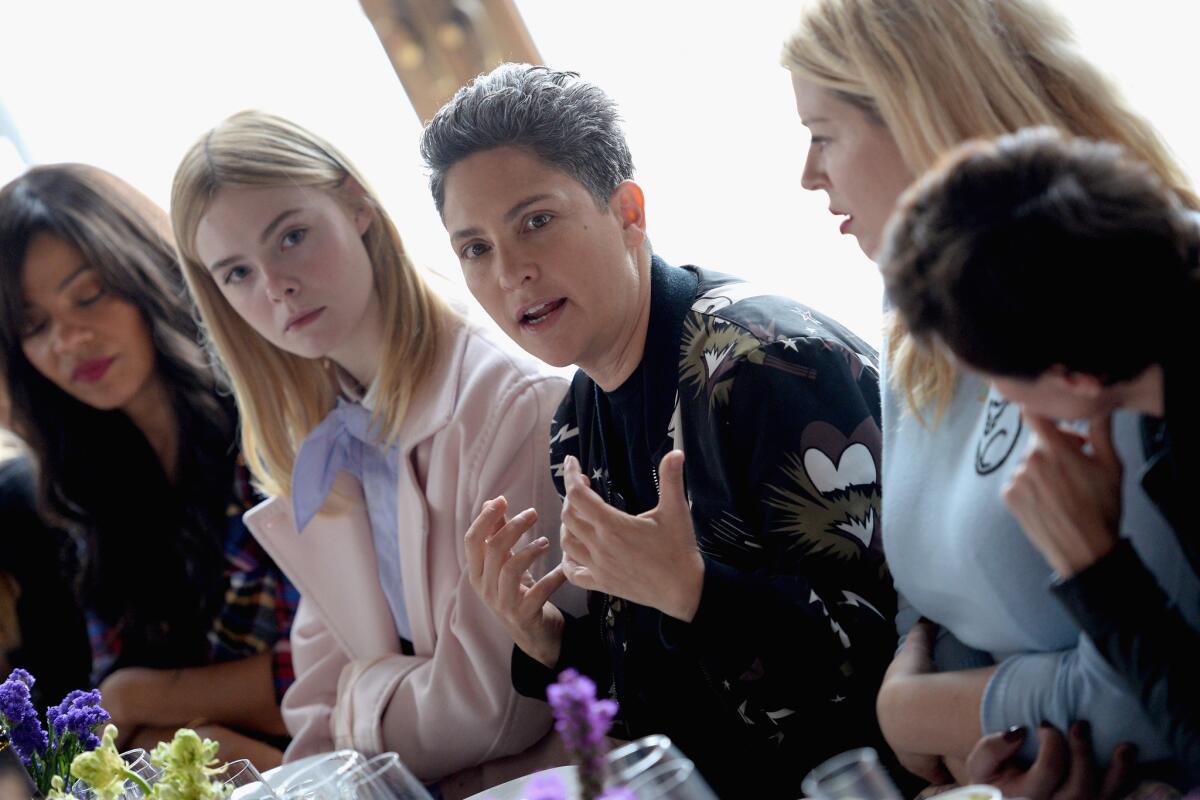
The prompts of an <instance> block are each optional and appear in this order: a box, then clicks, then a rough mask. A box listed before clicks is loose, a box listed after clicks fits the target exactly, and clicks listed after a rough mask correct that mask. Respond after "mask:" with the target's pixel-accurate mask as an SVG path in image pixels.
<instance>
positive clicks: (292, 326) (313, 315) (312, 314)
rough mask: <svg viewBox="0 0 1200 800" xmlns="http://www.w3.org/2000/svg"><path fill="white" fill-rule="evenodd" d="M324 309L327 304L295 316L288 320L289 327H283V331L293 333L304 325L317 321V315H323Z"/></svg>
mask: <svg viewBox="0 0 1200 800" xmlns="http://www.w3.org/2000/svg"><path fill="white" fill-rule="evenodd" d="M324 311H325V306H321V307H320V308H314V309H313V310H312V311H305V312H304V313H303V314H301V315H300V316H298V317H293V318H292V319H291V321H290V322H288V324H287V327H286V328H284V329H283V332H284V333H292V332H293V331H298V330H300V329H301V328H303V327H304V326H306V325H309V324H311V323H313V322H315V321H316V319H317V317H319V316H321V314H322V313H323V312H324Z"/></svg>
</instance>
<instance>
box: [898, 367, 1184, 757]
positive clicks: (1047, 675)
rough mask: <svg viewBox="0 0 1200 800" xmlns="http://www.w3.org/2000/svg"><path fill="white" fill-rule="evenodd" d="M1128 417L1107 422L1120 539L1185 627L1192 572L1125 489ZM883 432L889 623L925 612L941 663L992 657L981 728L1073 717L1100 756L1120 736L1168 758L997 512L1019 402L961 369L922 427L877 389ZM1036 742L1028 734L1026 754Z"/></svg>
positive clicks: (1021, 442) (1012, 525) (1132, 418)
mask: <svg viewBox="0 0 1200 800" xmlns="http://www.w3.org/2000/svg"><path fill="white" fill-rule="evenodd" d="M885 386H886V382H885ZM926 413H927V416H930V417H931V416H932V412H931V411H929V412H926ZM1138 423H1139V417H1138V416H1137V415H1136V414H1133V413H1121V414H1118V415H1116V417H1115V418H1114V443H1115V445H1116V447H1117V450H1118V452H1119V453H1120V455H1121V459H1122V462H1123V463H1124V464H1125V465H1126V469H1125V485H1124V487H1123V509H1124V511H1123V516H1122V520H1121V528H1122V535H1123V536H1125V537H1128V538H1129V539H1130V540H1131V543H1132V545H1133V547H1134V548H1135V549H1136V550H1137V551H1138V553H1139V554H1140V555H1141V557H1142V559H1143V560H1144V561H1145V563H1146V565H1147V566H1148V567H1149V568H1150V570H1151V571H1152V572H1153V573H1154V574H1155V576H1156V577H1157V578H1158V581H1159V583H1160V584H1161V586H1162V587H1163V589H1164V591H1166V593H1167V594H1168V595H1169V596H1170V597H1171V598H1172V599H1173V600H1174V601H1175V602H1176V603H1178V604H1179V605H1180V606H1181V607H1182V608H1183V609H1184V614H1185V616H1187V618H1188V620H1189V622H1190V623H1191V624H1192V625H1197V624H1198V623H1200V581H1198V579H1197V577H1196V575H1195V574H1193V573H1192V571H1191V569H1190V568H1189V566H1188V563H1187V559H1185V558H1184V557H1183V555H1182V552H1181V550H1180V547H1179V543H1178V541H1177V539H1176V537H1175V535H1174V534H1173V533H1172V531H1171V528H1170V526H1169V525H1168V524H1167V523H1166V521H1165V520H1164V519H1163V518H1162V516H1161V515H1160V514H1159V513H1158V511H1157V509H1155V508H1154V506H1153V504H1152V503H1151V502H1150V501H1149V500H1148V498H1147V497H1146V496H1145V493H1144V492H1143V491H1142V489H1141V487H1140V486H1139V485H1138V477H1139V473H1140V466H1141V465H1142V464H1143V462H1144V457H1143V455H1142V449H1141V439H1140V434H1139V429H1138ZM883 441H884V444H883V496H884V498H886V500H885V502H884V503H883V533H884V536H883V538H884V550H885V553H886V555H887V560H888V564H889V565H890V567H891V571H892V576H893V578H894V580H895V585H896V589H897V591H898V592H899V593H900V594H901V595H902V598H903V599H902V601H901V609H900V613H899V615H898V616H897V620H896V624H897V628H898V629H899V632H900V633H901V635H903V634H905V633H907V631H908V629H909V628H910V627H911V626H912V624H913V623H914V622H915V621H916V619H917V617H918V616H919V615H924V616H926V617H929V618H930V619H932V620H933V621H935V622H937V623H938V624H940V625H942V626H943V627H944V628H945V629H947V630H948V631H949V633H950V634H952V636H948V637H943V638H942V639H940V640H939V643H938V648H937V652H936V655H935V660H936V662H937V665H938V667H939V668H940V669H961V668H965V667H970V666H979V665H980V664H988V663H997V664H999V668H998V669H997V671H996V673H995V675H994V677H993V678H992V680H991V682H990V683H989V684H988V687H987V689H986V691H985V694H984V697H983V703H982V707H981V709H980V713H981V722H982V726H983V729H984V730H985V732H987V733H994V732H996V731H1002V730H1004V729H1006V728H1007V727H1009V726H1011V725H1025V726H1029V727H1031V728H1033V727H1036V726H1037V725H1038V724H1039V723H1040V722H1041V721H1042V720H1046V721H1047V722H1050V723H1051V724H1053V725H1055V726H1056V727H1058V728H1059V729H1060V730H1066V729H1067V726H1068V725H1069V724H1070V722H1071V721H1073V720H1075V719H1086V720H1088V721H1089V722H1090V723H1091V726H1092V738H1093V741H1094V745H1095V751H1096V754H1097V757H1098V758H1100V759H1102V760H1107V759H1108V758H1109V756H1110V755H1111V754H1112V751H1113V748H1114V747H1115V746H1116V745H1117V744H1118V743H1120V742H1122V741H1130V742H1133V743H1134V744H1136V745H1137V746H1138V758H1139V760H1141V761H1150V760H1155V759H1161V758H1169V757H1170V756H1171V748H1170V746H1169V742H1168V741H1167V739H1166V738H1165V736H1164V733H1163V732H1162V731H1160V730H1158V729H1157V727H1156V726H1155V725H1153V724H1152V723H1151V721H1150V719H1149V718H1148V717H1147V715H1146V713H1145V711H1144V710H1143V708H1142V704H1141V703H1140V701H1139V699H1138V697H1137V695H1136V694H1135V693H1134V692H1133V691H1131V690H1130V689H1129V688H1128V686H1127V684H1126V682H1125V681H1124V680H1123V679H1122V677H1121V676H1120V675H1119V674H1117V672H1116V671H1115V670H1114V669H1113V668H1112V667H1111V666H1110V665H1109V664H1108V662H1107V661H1105V660H1104V658H1103V657H1102V656H1101V655H1100V654H1099V653H1098V652H1097V650H1096V648H1095V646H1094V645H1093V643H1092V641H1091V640H1090V639H1089V638H1088V637H1087V636H1086V635H1084V634H1083V633H1082V632H1081V631H1080V629H1079V627H1078V625H1077V624H1076V622H1075V621H1074V619H1073V618H1072V617H1071V616H1070V614H1068V613H1067V610H1066V609H1065V608H1064V607H1063V605H1062V604H1061V603H1060V602H1059V601H1058V600H1057V599H1056V598H1055V597H1054V595H1053V594H1052V593H1051V591H1050V586H1051V584H1052V582H1053V580H1054V579H1055V577H1056V576H1055V574H1054V572H1053V571H1052V570H1051V568H1050V566H1049V565H1048V564H1047V563H1046V561H1045V559H1043V558H1042V556H1041V555H1040V554H1039V553H1038V551H1037V550H1036V549H1035V548H1034V547H1033V545H1031V544H1030V543H1029V541H1028V540H1027V539H1026V537H1025V535H1024V533H1023V531H1022V530H1021V528H1020V526H1019V525H1018V524H1017V522H1016V520H1015V519H1014V518H1013V517H1012V516H1011V515H1010V514H1009V513H1008V510H1007V509H1006V508H1005V507H1004V503H1003V500H1002V498H1001V490H1002V489H1003V488H1004V486H1005V485H1006V484H1007V483H1008V481H1009V479H1010V477H1011V475H1012V473H1013V470H1014V469H1015V468H1016V467H1017V466H1018V465H1019V464H1020V463H1021V461H1022V460H1023V456H1024V454H1025V452H1026V451H1027V450H1028V447H1029V433H1028V426H1027V425H1025V424H1024V423H1023V420H1022V419H1021V414H1020V411H1019V409H1018V407H1017V406H1016V405H1014V404H1012V403H1009V402H1008V401H1007V400H1005V399H1004V398H1003V397H1001V396H1000V395H999V394H997V393H995V392H994V390H992V389H991V388H990V387H989V385H988V384H987V383H985V382H984V381H982V380H980V379H979V378H976V377H973V376H960V378H959V381H958V385H957V388H956V391H955V395H954V398H953V400H952V401H951V403H950V406H949V408H948V409H947V411H946V414H945V416H944V417H943V418H942V419H941V420H940V421H939V422H938V423H936V424H935V423H933V422H932V421H931V420H927V422H926V424H925V425H924V426H922V424H921V423H920V421H918V420H917V419H916V418H915V417H913V416H912V415H911V414H910V413H908V412H907V410H906V409H905V408H904V400H903V398H901V397H899V396H898V395H897V394H896V393H895V392H893V391H891V390H890V389H885V391H884V404H883ZM1112 591H1114V592H1120V591H1121V587H1120V586H1114V587H1112ZM905 601H907V602H905ZM955 639H957V641H955ZM963 645H966V647H964V646H963ZM971 648H973V650H972V649H971ZM1037 741H1038V740H1037V737H1035V736H1030V737H1028V739H1027V741H1026V751H1027V752H1026V753H1025V755H1026V756H1027V757H1032V756H1033V753H1034V750H1035V748H1036V744H1037Z"/></svg>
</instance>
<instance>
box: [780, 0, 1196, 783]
mask: <svg viewBox="0 0 1200 800" xmlns="http://www.w3.org/2000/svg"><path fill="white" fill-rule="evenodd" d="M784 63H785V66H787V67H788V68H789V69H790V70H791V72H792V76H793V82H794V88H795V93H796V102H797V108H798V111H799V113H800V117H801V121H802V122H803V123H804V124H805V125H806V126H807V127H808V128H809V129H810V131H811V133H812V145H811V147H810V150H809V153H808V158H807V162H806V164H805V169H804V176H803V181H802V182H803V185H804V186H805V188H808V189H810V190H814V191H824V192H826V193H827V195H828V196H829V202H830V211H831V212H833V213H834V214H836V215H838V216H841V217H843V220H842V222H841V230H842V232H843V233H847V234H851V235H853V236H855V237H856V238H857V240H858V242H859V244H860V245H861V246H862V248H863V250H864V251H865V252H866V253H867V255H868V256H871V257H874V256H876V250H877V247H878V245H879V242H880V239H881V233H882V231H883V227H884V224H885V222H886V220H887V219H888V216H889V215H890V213H891V211H892V208H893V206H894V204H895V201H896V198H897V197H898V195H899V194H900V192H901V191H903V189H904V188H905V187H906V186H907V185H908V184H909V183H910V182H911V180H912V178H913V176H915V175H917V174H920V173H921V172H922V171H924V170H925V169H927V168H928V167H930V166H931V165H932V164H933V163H934V162H935V161H936V160H937V158H938V157H939V156H940V155H941V154H943V153H945V152H946V151H947V150H949V149H950V148H952V147H953V146H954V145H956V144H958V143H959V142H961V141H963V140H965V139H968V138H973V137H981V136H993V135H999V134H1002V133H1005V132H1007V131H1013V130H1016V129H1019V128H1022V127H1026V126H1031V125H1050V126H1054V127H1057V128H1060V129H1063V130H1066V131H1069V132H1071V133H1074V134H1079V135H1084V136H1088V137H1092V138H1097V139H1110V140H1114V141H1116V142H1119V143H1121V144H1122V145H1124V146H1125V147H1127V148H1128V149H1129V150H1130V151H1131V152H1133V153H1134V154H1136V155H1137V156H1138V157H1140V158H1142V159H1143V160H1145V161H1146V162H1147V163H1149V164H1151V165H1153V167H1154V169H1155V170H1156V171H1157V172H1158V173H1159V174H1160V175H1161V176H1162V178H1163V179H1164V180H1165V181H1166V182H1167V183H1168V184H1169V185H1170V186H1171V187H1173V189H1174V190H1175V192H1176V193H1177V194H1178V195H1179V196H1180V198H1181V199H1182V200H1183V201H1184V203H1186V204H1187V205H1189V206H1191V207H1193V208H1194V207H1196V205H1197V203H1196V198H1195V196H1194V195H1193V194H1192V192H1191V190H1190V189H1189V188H1188V185H1187V181H1186V179H1185V178H1184V176H1183V175H1182V173H1181V171H1180V169H1179V167H1178V166H1177V165H1176V164H1175V163H1174V161H1172V159H1171V157H1170V155H1169V154H1168V152H1167V150H1166V148H1165V146H1164V145H1163V144H1162V142H1161V141H1160V140H1159V139H1158V137H1157V135H1156V134H1155V133H1154V131H1153V129H1152V128H1151V127H1150V125H1149V124H1148V123H1147V122H1146V121H1145V120H1144V119H1142V118H1141V117H1139V116H1138V115H1137V114H1136V113H1134V112H1133V111H1132V110H1130V108H1129V106H1128V105H1127V104H1126V103H1125V102H1124V101H1123V100H1122V99H1121V98H1120V97H1119V96H1118V94H1117V92H1116V91H1115V90H1114V89H1113V87H1112V86H1111V85H1110V84H1109V82H1108V81H1107V80H1106V79H1105V78H1104V77H1103V76H1102V75H1101V74H1100V73H1099V72H1098V71H1097V70H1096V69H1095V68H1094V67H1092V66H1091V65H1090V64H1088V63H1087V62H1086V61H1085V60H1084V59H1082V58H1081V57H1080V56H1079V54H1078V52H1077V51H1076V49H1075V47H1074V45H1073V43H1072V41H1071V38H1070V35H1069V32H1068V30H1067V27H1066V25H1065V24H1064V23H1063V21H1062V20H1061V19H1060V18H1059V17H1058V16H1057V15H1055V14H1054V13H1052V12H1051V11H1050V10H1049V9H1048V8H1047V7H1046V6H1044V5H1043V4H1042V3H1040V2H1036V0H962V1H961V2H954V3H950V2H924V1H923V0H921V1H920V2H918V1H917V0H817V2H813V3H811V4H810V5H809V6H807V7H806V9H805V13H804V16H803V19H802V21H801V23H800V26H799V28H798V29H797V30H796V32H795V33H794V34H793V36H792V37H791V38H790V39H789V41H788V42H787V44H786V46H785V49H784ZM1013 324H1014V325H1023V326H1028V325H1036V324H1037V321H1036V320H1013ZM1114 324H1125V323H1123V322H1121V321H1119V320H1114ZM886 339H887V342H886V348H885V365H884V366H885V373H886V382H885V384H886V388H885V397H884V414H883V423H884V424H883V428H884V463H883V494H884V497H886V498H887V500H886V502H885V503H884V506H883V509H884V510H883V531H884V542H885V552H886V555H887V558H888V562H889V564H890V566H891V569H892V574H893V576H894V578H895V582H896V587H897V589H898V590H899V592H900V593H901V594H902V595H903V596H904V597H905V598H906V600H907V601H908V604H909V605H910V608H908V610H907V611H904V610H903V605H902V612H901V615H900V617H899V618H898V627H899V628H900V633H901V634H906V633H909V629H910V628H912V626H913V623H914V622H915V621H916V619H917V617H918V616H919V615H923V616H925V617H928V618H929V619H931V620H932V621H933V622H935V623H937V624H938V625H940V626H941V628H942V629H943V630H944V631H945V632H946V633H947V634H949V635H947V636H942V637H939V639H938V640H937V645H936V647H934V644H933V642H932V641H931V640H930V634H931V631H930V630H928V629H927V628H925V626H920V627H918V628H915V629H913V633H912V634H910V636H909V641H908V642H907V644H906V646H905V647H904V648H903V649H902V650H901V652H900V654H899V655H898V656H897V658H896V660H895V662H894V663H893V665H892V667H891V669H890V670H889V675H888V678H887V679H885V682H884V686H883V688H882V690H881V693H880V697H879V701H878V711H879V718H880V723H881V726H882V728H883V731H884V733H885V735H886V736H887V738H888V741H889V743H890V744H891V745H892V746H893V747H894V748H895V749H896V750H897V752H898V753H899V754H900V755H901V758H902V760H903V761H904V763H905V764H906V766H908V767H909V768H910V769H912V770H913V771H915V772H917V773H919V774H922V775H924V776H926V777H928V778H934V779H935V778H938V777H939V776H940V775H941V772H940V767H941V765H942V764H943V763H944V764H945V765H948V766H950V767H951V768H952V769H958V768H960V767H961V764H962V759H964V757H965V756H966V755H967V754H968V753H969V752H970V751H971V749H972V747H973V746H974V745H975V744H976V742H977V741H978V740H979V739H980V736H981V735H982V734H985V733H992V732H996V731H1003V730H1006V729H1008V728H1009V727H1010V726H1018V727H1019V728H1020V727H1024V728H1025V731H1021V730H1016V731H1014V732H1013V733H1012V734H1011V736H1012V737H1016V738H1020V737H1024V739H1025V742H1024V745H1025V746H1024V755H1025V756H1026V757H1032V756H1033V754H1034V752H1035V750H1036V745H1037V740H1038V737H1037V736H1035V735H1034V734H1033V733H1032V731H1033V729H1035V728H1036V727H1037V726H1038V725H1039V723H1041V722H1042V721H1046V722H1047V723H1048V724H1050V725H1053V726H1054V727H1056V728H1058V729H1060V730H1063V731H1066V730H1068V729H1070V731H1071V734H1072V736H1071V738H1072V740H1073V741H1076V742H1078V741H1081V740H1082V739H1083V737H1084V736H1085V735H1086V729H1084V728H1083V727H1081V726H1078V725H1076V726H1072V722H1073V721H1075V720H1087V721H1088V722H1090V724H1091V734H1092V738H1093V740H1094V744H1095V749H1096V752H1097V754H1098V756H1100V757H1101V758H1102V760H1103V759H1107V757H1108V755H1109V754H1111V753H1113V751H1114V748H1115V747H1116V746H1117V745H1118V743H1119V742H1120V741H1122V740H1126V739H1128V740H1131V741H1132V742H1133V743H1134V744H1136V745H1137V747H1138V752H1139V757H1140V758H1141V759H1142V760H1145V761H1153V760H1156V759H1166V758H1169V756H1170V751H1169V747H1168V742H1167V740H1166V738H1165V736H1164V735H1163V733H1162V732H1160V731H1157V730H1155V729H1154V726H1153V725H1152V724H1151V723H1150V721H1149V719H1148V718H1147V716H1146V714H1145V713H1144V711H1143V709H1142V707H1141V704H1140V702H1139V699H1138V698H1137V697H1136V696H1135V695H1134V694H1133V693H1132V692H1131V691H1130V690H1129V689H1128V688H1127V686H1126V685H1125V684H1124V682H1123V681H1122V680H1121V679H1120V678H1119V676H1118V675H1117V674H1116V673H1115V672H1114V670H1113V669H1112V668H1111V667H1110V666H1109V665H1108V664H1107V663H1106V662H1105V661H1104V660H1103V658H1102V657H1101V656H1100V655H1099V654H1098V653H1097V652H1096V650H1095V649H1094V647H1093V646H1092V644H1091V642H1090V640H1088V639H1087V638H1086V637H1084V636H1082V634H1081V632H1080V630H1079V628H1078V626H1077V625H1076V624H1075V622H1074V621H1073V619H1072V618H1071V617H1070V616H1069V614H1068V613H1067V611H1066V609H1065V608H1063V607H1062V606H1060V605H1059V604H1058V602H1057V601H1056V600H1055V599H1054V598H1053V597H1052V596H1051V594H1050V592H1049V591H1048V589H1049V584H1050V581H1051V580H1052V579H1053V577H1054V576H1053V574H1052V572H1051V569H1050V567H1049V565H1048V564H1047V563H1046V562H1045V560H1044V559H1043V558H1042V557H1041V556H1040V555H1039V554H1038V553H1037V551H1036V550H1034V549H1033V547H1032V546H1031V545H1030V544H1029V542H1028V541H1027V540H1026V538H1025V536H1024V535H1023V534H1022V532H1021V529H1020V527H1019V526H1018V524H1017V522H1016V521H1015V520H1014V519H1013V518H1012V517H1011V516H1010V515H1009V513H1008V512H1007V511H1006V510H1005V508H1004V506H1003V503H1002V501H1001V490H1002V488H1003V487H1004V485H1005V484H1006V483H1007V481H1008V480H1009V478H1010V476H1011V473H1012V471H1013V469H1014V468H1015V467H1016V465H1017V463H1018V462H1019V461H1020V456H1021V454H1022V453H1023V452H1024V450H1025V448H1026V445H1027V440H1028V438H1029V433H1028V430H1027V428H1028V426H1027V425H1026V424H1024V422H1023V421H1022V418H1021V413H1020V410H1019V408H1017V407H1016V406H1014V405H1011V404H1009V403H1008V402H1007V401H1006V400H1005V399H1004V398H1003V397H1001V396H1000V395H998V394H997V393H996V392H995V391H994V390H993V389H992V388H991V387H990V386H989V385H988V384H986V383H985V382H983V381H981V380H979V379H976V378H973V377H969V376H966V375H960V374H959V373H958V372H957V370H956V369H955V367H954V365H953V363H952V362H951V361H950V360H949V359H948V358H947V357H946V356H945V355H944V354H943V353H941V352H930V351H926V350H923V349H921V348H920V347H918V346H916V345H915V343H914V342H913V341H912V339H911V338H910V337H909V335H908V332H907V331H906V330H905V329H904V328H903V326H902V325H901V324H900V323H899V322H898V321H896V320H894V319H893V320H892V321H891V322H890V327H889V329H888V331H887V333H886ZM1136 427H1137V420H1136V418H1130V417H1126V418H1125V419H1123V420H1121V421H1119V422H1118V425H1117V432H1116V440H1117V445H1118V448H1119V449H1120V450H1121V451H1122V455H1123V457H1124V458H1125V459H1127V460H1126V463H1131V464H1140V463H1143V459H1142V456H1141V451H1140V443H1139V441H1138V434H1137V430H1136ZM1136 479H1137V470H1136V469H1131V470H1129V480H1128V481H1127V484H1126V486H1125V487H1124V494H1125V497H1124V504H1125V509H1126V516H1125V520H1124V523H1125V531H1126V532H1127V535H1128V536H1129V537H1130V538H1131V539H1132V541H1133V545H1134V547H1135V548H1136V549H1137V550H1138V551H1139V552H1140V553H1141V554H1142V556H1143V558H1144V559H1145V560H1146V562H1147V563H1148V564H1149V565H1150V566H1151V569H1152V570H1153V571H1155V573H1156V575H1157V576H1158V578H1159V580H1160V582H1162V584H1163V586H1164V588H1165V589H1167V590H1168V592H1170V593H1172V595H1173V596H1174V597H1175V598H1176V599H1177V600H1180V601H1188V602H1190V603H1191V605H1190V609H1191V610H1192V611H1200V602H1194V601H1195V600H1196V598H1197V591H1198V590H1200V587H1197V585H1196V581H1195V579H1194V576H1191V575H1189V574H1187V572H1188V571H1187V570H1186V569H1184V568H1181V567H1180V565H1181V564H1182V563H1183V559H1182V558H1181V556H1180V552H1179V548H1178V544H1177V543H1176V542H1175V541H1174V539H1173V536H1172V535H1171V532H1170V528H1169V527H1168V526H1167V525H1166V523H1165V522H1164V521H1163V520H1162V518H1161V517H1160V516H1159V515H1158V514H1157V512H1156V511H1155V510H1154V509H1153V508H1152V507H1150V505H1149V504H1148V503H1147V501H1146V500H1145V498H1144V497H1143V496H1142V493H1141V491H1140V490H1139V488H1138V487H1137V485H1136ZM1195 621H1196V620H1193V622H1195ZM956 640H957V641H956ZM963 644H965V645H967V646H969V647H963V646H962V645H963ZM923 645H924V646H923ZM931 650H932V651H933V652H931ZM935 667H936V669H937V671H936V672H934V669H935ZM1123 752H1124V751H1122V753H1123ZM1122 753H1118V755H1119V756H1120V755H1122ZM1018 793H1020V792H1018Z"/></svg>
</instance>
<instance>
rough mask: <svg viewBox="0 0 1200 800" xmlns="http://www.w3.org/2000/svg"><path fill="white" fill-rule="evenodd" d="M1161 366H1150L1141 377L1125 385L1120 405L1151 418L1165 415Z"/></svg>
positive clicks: (1163, 382)
mask: <svg viewBox="0 0 1200 800" xmlns="http://www.w3.org/2000/svg"><path fill="white" fill-rule="evenodd" d="M1165 385H1166V384H1165V381H1164V379H1163V368H1162V365H1161V364H1151V365H1150V366H1148V367H1146V369H1145V370H1144V371H1143V372H1142V374H1141V375H1138V376H1137V377H1136V378H1134V379H1133V380H1131V381H1129V382H1128V383H1126V384H1125V391H1124V392H1123V397H1122V398H1121V405H1122V406H1124V407H1125V408H1132V409H1135V410H1137V411H1140V412H1142V413H1143V414H1149V415H1150V416H1152V417H1162V416H1165V415H1166V401H1165V400H1164V399H1163V390H1164V388H1165Z"/></svg>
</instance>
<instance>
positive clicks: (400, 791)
mask: <svg viewBox="0 0 1200 800" xmlns="http://www.w3.org/2000/svg"><path fill="white" fill-rule="evenodd" d="M338 796H339V798H341V800H433V797H432V795H430V794H429V792H428V791H426V790H425V787H424V786H423V785H421V782H420V781H419V780H417V779H416V777H415V776H414V775H413V774H412V773H411V772H409V771H408V768H407V767H405V766H404V764H403V762H401V761H400V756H398V755H396V754H395V753H383V754H382V755H378V756H375V757H374V758H372V759H370V760H369V761H367V762H366V763H363V764H359V765H358V766H356V767H352V768H350V769H349V770H347V771H346V772H345V773H343V774H342V776H341V778H340V780H339V781H338Z"/></svg>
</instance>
